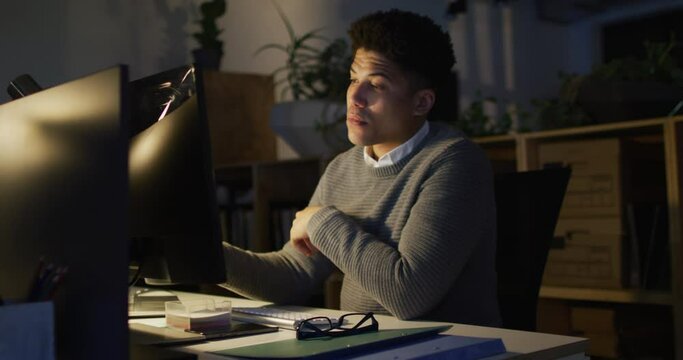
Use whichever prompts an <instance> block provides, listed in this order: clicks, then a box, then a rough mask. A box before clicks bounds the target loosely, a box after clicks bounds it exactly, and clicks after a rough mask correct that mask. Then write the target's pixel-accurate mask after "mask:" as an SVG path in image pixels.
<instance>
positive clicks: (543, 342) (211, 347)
mask: <svg viewBox="0 0 683 360" xmlns="http://www.w3.org/2000/svg"><path fill="white" fill-rule="evenodd" d="M176 294H177V295H178V298H180V299H181V300H186V299H187V300H190V299H193V298H197V297H214V298H220V299H226V298H225V297H218V296H211V295H200V294H191V293H182V292H176ZM227 299H229V300H231V301H232V306H262V305H266V304H270V303H267V302H262V301H253V300H246V299H239V298H227ZM282 308H283V309H291V310H293V311H302V312H307V313H313V314H320V315H325V316H339V315H341V314H343V313H344V312H342V311H339V310H329V309H316V308H308V307H297V306H283V307H282ZM375 317H376V318H377V321H378V322H379V325H380V329H401V328H416V327H430V326H437V325H444V324H445V323H438V322H426V321H402V320H398V319H396V318H395V317H392V316H383V315H376V316H375ZM141 321H142V320H130V322H141ZM448 325H452V326H453V327H452V328H450V329H449V330H448V331H446V332H444V333H443V334H453V335H463V336H474V337H487V338H500V339H502V340H503V343H504V344H505V348H506V349H507V351H508V353H507V354H504V355H501V356H496V357H495V358H496V359H503V358H510V357H519V358H527V359H558V358H566V359H577V360H578V359H585V358H586V356H585V352H586V350H587V348H588V340H587V339H584V338H578V337H571V336H562V335H551V334H542V333H534V332H526V331H517V330H507V329H498V328H490V327H483V326H474V325H462V324H448ZM294 337H295V333H294V331H292V330H284V329H280V330H279V331H278V332H273V333H267V334H260V335H252V336H245V337H240V338H232V339H226V340H217V341H211V342H205V343H199V344H192V345H186V346H177V347H172V349H175V350H180V351H183V352H189V353H194V354H197V355H198V357H199V359H216V360H224V359H226V357H224V356H218V355H214V354H210V353H209V352H211V351H219V350H225V349H228V348H231V347H240V346H246V345H256V344H261V343H265V342H271V341H278V340H287V339H293V338H294Z"/></svg>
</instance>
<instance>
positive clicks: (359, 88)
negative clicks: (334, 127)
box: [346, 48, 422, 157]
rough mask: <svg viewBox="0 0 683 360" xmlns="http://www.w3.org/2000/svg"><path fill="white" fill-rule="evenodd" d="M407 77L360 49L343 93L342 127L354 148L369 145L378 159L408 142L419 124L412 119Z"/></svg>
mask: <svg viewBox="0 0 683 360" xmlns="http://www.w3.org/2000/svg"><path fill="white" fill-rule="evenodd" d="M414 94H415V92H414V91H413V90H412V87H411V84H410V81H409V78H408V75H407V74H406V73H405V72H404V71H402V70H401V68H400V67H399V66H398V65H397V64H395V63H394V62H392V61H391V60H389V59H387V58H386V57H384V56H383V55H381V54H380V53H378V52H375V51H371V50H365V49H363V48H360V49H358V50H357V51H356V55H355V57H354V59H353V64H352V65H351V82H350V84H349V88H348V90H347V91H346V109H347V115H346V125H347V127H348V136H349V140H350V141H351V142H352V143H353V144H355V145H364V146H372V148H373V151H374V154H375V156H377V157H380V156H382V155H383V154H385V153H387V152H388V151H390V150H391V149H393V148H395V147H397V146H398V145H400V144H402V143H404V142H405V141H407V140H408V139H410V138H411V137H412V136H413V135H414V134H415V132H417V130H418V129H419V127H420V126H421V125H422V119H421V118H420V117H416V116H415V111H414V108H415V96H414Z"/></svg>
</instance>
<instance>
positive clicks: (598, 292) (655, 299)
mask: <svg viewBox="0 0 683 360" xmlns="http://www.w3.org/2000/svg"><path fill="white" fill-rule="evenodd" d="M539 297H541V298H545V299H562V300H577V301H601V302H614V303H626V304H651V305H671V304H673V295H671V293H670V292H665V291H646V290H632V289H623V290H621V289H590V288H571V287H559V286H542V287H541V291H540V294H539Z"/></svg>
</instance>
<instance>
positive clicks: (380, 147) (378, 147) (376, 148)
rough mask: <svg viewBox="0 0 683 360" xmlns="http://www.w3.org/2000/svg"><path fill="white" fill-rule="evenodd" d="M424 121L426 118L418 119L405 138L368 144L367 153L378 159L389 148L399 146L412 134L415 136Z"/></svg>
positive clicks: (389, 149) (392, 148)
mask: <svg viewBox="0 0 683 360" xmlns="http://www.w3.org/2000/svg"><path fill="white" fill-rule="evenodd" d="M425 121H426V119H422V121H420V122H419V123H418V124H417V126H415V128H414V129H413V131H412V132H411V133H410V134H409V135H407V136H405V138H403V139H400V140H398V141H394V142H387V143H381V144H374V145H370V146H368V147H369V150H370V152H369V154H368V155H370V156H372V158H373V159H375V160H378V159H379V158H381V157H382V156H384V154H386V153H388V152H389V151H391V150H394V149H395V148H397V147H398V146H400V145H401V144H403V143H405V142H406V141H408V140H410V139H411V138H412V137H413V136H415V134H417V132H418V131H419V130H420V129H421V128H422V126H423V125H424V123H425Z"/></svg>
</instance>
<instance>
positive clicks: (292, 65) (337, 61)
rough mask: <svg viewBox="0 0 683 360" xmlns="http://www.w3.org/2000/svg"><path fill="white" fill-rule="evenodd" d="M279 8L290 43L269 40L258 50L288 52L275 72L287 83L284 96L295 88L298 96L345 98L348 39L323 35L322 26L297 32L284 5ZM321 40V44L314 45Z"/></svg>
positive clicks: (275, 75)
mask: <svg viewBox="0 0 683 360" xmlns="http://www.w3.org/2000/svg"><path fill="white" fill-rule="evenodd" d="M273 6H275V9H276V10H277V12H278V14H279V16H280V18H281V19H282V22H283V23H284V25H285V28H286V29H287V34H288V35H289V43H288V44H266V45H264V46H261V47H260V48H258V49H257V50H256V52H255V53H254V55H258V54H260V53H261V52H263V51H266V50H276V51H281V52H284V53H285V54H286V56H287V60H286V61H285V65H283V66H281V67H279V68H277V69H276V70H275V71H274V72H273V76H274V77H275V84H276V85H283V84H284V86H283V87H282V90H281V93H280V97H284V96H285V95H286V93H287V92H291V94H292V97H293V98H294V100H303V99H329V100H337V101H344V98H345V94H346V87H347V85H348V78H349V67H350V66H351V50H350V47H349V46H348V45H347V43H346V41H345V40H344V39H341V38H338V39H335V40H333V41H330V40H329V39H327V38H325V37H324V36H321V35H319V32H320V31H321V30H322V28H319V29H314V30H311V31H309V32H307V33H304V34H303V35H297V34H296V32H295V31H294V28H293V27H292V24H291V23H290V22H289V20H288V19H287V16H286V15H285V13H284V11H283V10H282V8H281V7H280V6H279V5H278V4H277V3H275V2H273ZM313 43H318V44H319V45H322V46H323V47H322V48H321V47H320V46H314V45H312V44H313Z"/></svg>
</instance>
